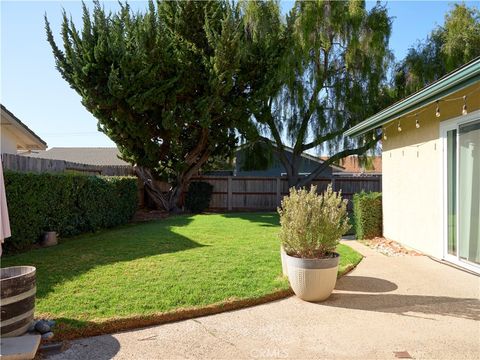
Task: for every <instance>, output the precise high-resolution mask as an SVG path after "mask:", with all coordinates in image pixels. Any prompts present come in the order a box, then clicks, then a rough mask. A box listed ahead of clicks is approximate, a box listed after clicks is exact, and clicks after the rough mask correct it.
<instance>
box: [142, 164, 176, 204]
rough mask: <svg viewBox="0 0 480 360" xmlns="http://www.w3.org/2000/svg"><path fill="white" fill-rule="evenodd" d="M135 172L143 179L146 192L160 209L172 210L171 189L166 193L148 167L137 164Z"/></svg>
mask: <svg viewBox="0 0 480 360" xmlns="http://www.w3.org/2000/svg"><path fill="white" fill-rule="evenodd" d="M135 173H136V174H137V176H138V177H139V178H140V179H141V180H142V181H143V186H144V189H145V192H146V193H147V194H148V196H149V197H150V199H151V200H152V201H153V202H154V203H155V205H156V206H157V207H158V208H159V209H162V210H165V211H170V199H169V198H170V196H169V193H170V191H171V190H170V191H169V192H168V193H167V194H164V193H163V192H162V191H161V189H159V188H158V187H157V186H156V184H155V180H154V178H153V176H152V173H151V172H150V170H148V169H147V168H144V167H139V166H135Z"/></svg>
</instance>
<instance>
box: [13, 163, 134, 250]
mask: <svg viewBox="0 0 480 360" xmlns="http://www.w3.org/2000/svg"><path fill="white" fill-rule="evenodd" d="M4 177H5V190H6V194H7V203H8V211H9V217H10V226H11V230H12V237H11V238H8V239H7V240H6V241H5V243H4V246H5V250H6V252H10V253H12V252H18V251H21V250H26V249H28V248H30V247H31V246H32V245H33V244H34V243H35V242H37V241H38V240H39V239H40V237H41V235H42V233H43V232H44V231H56V232H57V233H58V234H59V235H60V236H63V237H67V236H72V235H77V234H80V233H83V232H88V231H95V230H98V229H102V228H108V227H112V226H117V225H120V224H124V223H126V222H128V221H129V220H130V219H131V218H132V216H133V214H134V213H135V210H136V209H137V201H138V199H137V180H136V178H134V177H113V176H112V177H99V176H87V175H78V174H51V173H41V174H33V173H21V172H12V171H6V172H5V174H4Z"/></svg>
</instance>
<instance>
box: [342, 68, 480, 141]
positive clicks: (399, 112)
mask: <svg viewBox="0 0 480 360" xmlns="http://www.w3.org/2000/svg"><path fill="white" fill-rule="evenodd" d="M478 81H480V59H477V60H475V61H473V62H472V63H470V64H468V65H466V66H465V67H463V68H460V69H458V70H457V71H454V72H453V73H451V74H450V75H447V76H446V77H445V78H443V79H440V80H438V81H437V82H435V83H433V84H431V85H429V86H427V87H425V88H424V89H422V90H420V91H419V92H417V93H415V94H412V95H410V96H408V97H407V98H405V99H403V100H401V101H399V102H398V103H396V104H393V105H392V106H389V107H388V108H386V109H384V110H382V111H380V112H379V113H377V114H375V115H373V116H372V117H370V118H368V119H366V120H364V121H363V122H361V123H360V124H358V125H356V126H354V127H352V128H350V129H349V130H347V131H346V132H345V135H346V136H351V137H355V136H359V135H362V134H364V133H366V132H368V131H370V130H373V129H375V128H378V127H380V126H382V125H383V124H385V123H388V122H390V121H392V120H395V119H396V118H399V117H401V116H403V115H405V114H407V113H410V112H412V111H414V110H416V109H418V108H421V107H423V106H425V105H429V104H431V103H434V102H435V101H437V100H440V99H441V98H443V97H446V96H448V95H450V94H452V93H454V92H457V91H459V90H462V89H463V88H466V87H468V86H470V85H472V84H474V83H475V82H478Z"/></svg>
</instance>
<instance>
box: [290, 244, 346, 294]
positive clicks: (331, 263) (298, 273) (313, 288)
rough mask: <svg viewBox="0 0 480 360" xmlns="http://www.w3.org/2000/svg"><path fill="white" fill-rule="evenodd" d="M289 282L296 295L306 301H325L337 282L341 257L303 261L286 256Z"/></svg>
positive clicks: (336, 255)
mask: <svg viewBox="0 0 480 360" xmlns="http://www.w3.org/2000/svg"><path fill="white" fill-rule="evenodd" d="M285 259H286V260H287V261H286V266H287V272H288V280H289V281H290V286H291V287H292V289H293V291H294V292H295V295H297V296H298V297H299V298H300V299H302V300H305V301H323V300H326V299H327V298H328V297H329V296H330V294H331V293H332V291H333V289H334V287H335V283H336V282H337V272H338V261H339V259H340V256H339V255H338V254H336V253H335V256H334V257H331V258H327V259H301V258H296V257H293V256H289V255H287V254H285Z"/></svg>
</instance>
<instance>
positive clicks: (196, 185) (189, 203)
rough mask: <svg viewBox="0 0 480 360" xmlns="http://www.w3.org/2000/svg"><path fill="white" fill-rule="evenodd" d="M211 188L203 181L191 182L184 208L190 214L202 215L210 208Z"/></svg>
mask: <svg viewBox="0 0 480 360" xmlns="http://www.w3.org/2000/svg"><path fill="white" fill-rule="evenodd" d="M212 191H213V186H212V185H210V184H209V183H207V182H205V181H193V182H191V183H190V185H189V187H188V192H187V196H186V198H185V207H186V208H187V209H188V210H189V211H191V212H192V213H197V214H198V213H202V212H204V211H205V210H207V209H208V207H209V206H210V200H211V199H212Z"/></svg>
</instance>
